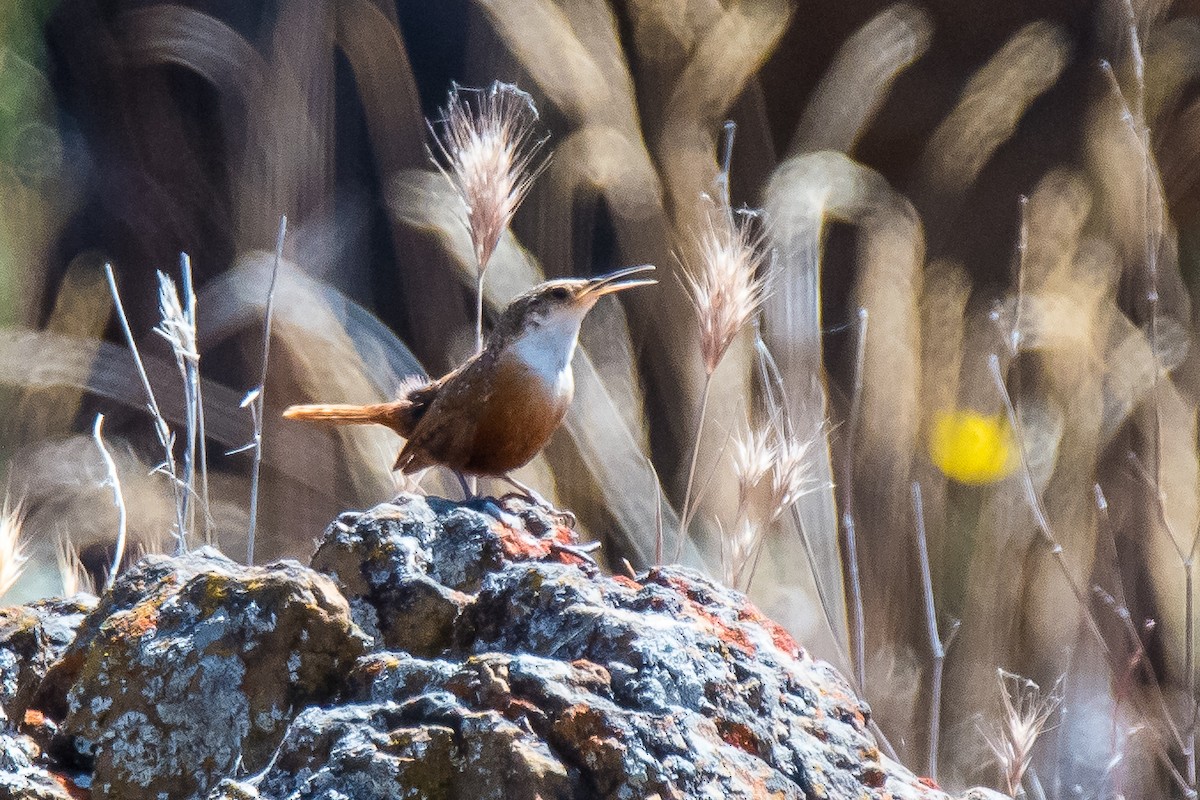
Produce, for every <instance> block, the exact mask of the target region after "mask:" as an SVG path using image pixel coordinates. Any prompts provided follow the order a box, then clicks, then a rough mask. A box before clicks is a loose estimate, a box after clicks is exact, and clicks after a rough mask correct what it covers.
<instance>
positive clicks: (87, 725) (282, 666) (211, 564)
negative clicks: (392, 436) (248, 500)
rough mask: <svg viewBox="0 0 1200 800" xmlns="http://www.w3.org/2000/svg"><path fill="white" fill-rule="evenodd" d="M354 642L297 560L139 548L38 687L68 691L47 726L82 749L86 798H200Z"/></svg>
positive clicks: (324, 689)
mask: <svg viewBox="0 0 1200 800" xmlns="http://www.w3.org/2000/svg"><path fill="white" fill-rule="evenodd" d="M364 645H365V637H363V635H362V633H361V632H360V631H358V629H357V628H356V627H355V626H354V624H353V623H352V622H351V619H350V610H349V607H348V606H347V604H346V601H345V599H344V598H343V597H342V596H341V595H340V594H339V593H338V591H337V589H336V587H335V586H334V585H333V583H332V582H331V581H330V580H329V579H328V578H326V577H325V576H323V575H320V574H318V573H316V572H314V571H312V570H310V569H308V568H306V567H303V566H301V565H300V564H297V563H295V562H281V563H278V564H274V565H271V566H268V567H259V568H248V567H244V566H241V565H239V564H236V563H235V562H233V561H230V560H229V559H227V558H225V557H224V556H221V555H220V554H218V553H215V552H214V551H211V550H201V551H197V552H194V553H191V554H189V555H187V556H184V557H182V558H176V559H171V558H166V557H163V556H148V557H146V558H145V559H143V560H142V561H141V562H139V563H138V564H137V565H135V566H134V567H133V568H132V569H130V570H129V571H128V572H126V573H125V574H123V575H122V576H121V578H120V579H118V581H117V583H116V586H115V587H114V588H113V590H112V592H110V593H109V594H106V595H105V597H104V598H103V600H102V601H101V603H100V605H99V607H98V608H97V609H96V610H95V611H94V612H93V613H92V614H91V615H89V616H88V618H87V619H86V620H85V622H84V624H83V625H82V626H81V629H80V633H79V636H78V637H77V639H76V641H75V642H74V643H73V644H72V645H71V647H70V648H69V649H68V651H67V653H66V654H65V655H64V657H63V659H62V660H61V661H60V662H59V663H58V664H57V665H56V666H55V668H54V670H52V674H51V675H50V676H49V677H48V678H47V681H46V682H45V685H44V687H43V691H42V692H41V693H40V694H41V695H43V696H44V695H45V692H46V691H48V689H47V688H46V687H56V686H58V687H61V686H63V685H66V686H69V687H70V688H69V690H68V691H67V692H66V709H65V710H66V713H65V717H64V718H63V719H62V721H61V722H62V724H61V732H62V733H63V734H64V735H66V736H68V737H71V738H73V739H74V741H75V743H76V749H77V750H78V751H80V752H82V753H85V754H88V755H90V756H91V757H92V759H93V776H92V779H93V781H92V788H93V796H94V797H119V798H127V799H128V800H135V799H136V798H159V797H170V798H189V797H202V796H204V794H205V793H206V792H207V790H208V788H209V787H210V785H211V784H212V783H214V782H215V781H216V780H217V779H219V778H220V777H223V776H225V775H229V774H230V773H231V772H232V771H233V770H234V769H235V767H238V766H240V767H242V768H245V769H251V770H253V769H258V768H261V767H262V766H264V765H265V764H266V763H267V761H268V759H269V758H270V756H271V754H272V753H273V752H274V750H275V748H276V746H277V745H278V743H279V741H280V739H281V738H282V737H283V734H284V732H285V729H286V727H287V725H288V723H289V722H290V721H291V718H292V717H293V716H294V715H295V714H296V713H298V712H299V711H300V710H301V709H303V708H305V707H306V706H308V705H311V704H315V703H323V702H328V701H329V700H330V699H332V698H333V696H334V695H335V693H336V691H337V689H338V687H339V685H340V683H341V680H342V679H343V677H344V674H345V672H346V671H347V670H348V668H349V666H350V664H351V663H353V661H354V659H355V658H356V657H357V656H358V655H359V654H360V653H361V652H362V651H363V649H364ZM47 705H49V706H52V705H53V704H47Z"/></svg>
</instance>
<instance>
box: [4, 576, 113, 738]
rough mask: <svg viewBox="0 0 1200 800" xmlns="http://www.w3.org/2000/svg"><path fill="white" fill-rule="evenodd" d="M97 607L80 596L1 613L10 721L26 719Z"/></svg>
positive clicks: (94, 601) (43, 602) (40, 602)
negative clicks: (39, 691)
mask: <svg viewBox="0 0 1200 800" xmlns="http://www.w3.org/2000/svg"><path fill="white" fill-rule="evenodd" d="M95 607H96V598H94V597H92V596H91V595H83V594H81V595H76V596H75V597H71V598H66V599H51V600H39V601H37V602H35V603H30V604H29V605H27V606H14V607H12V608H4V609H0V709H3V711H4V714H5V716H7V717H8V719H10V720H14V721H16V722H20V721H21V720H23V719H24V718H25V709H26V708H28V707H29V703H30V701H31V700H32V699H33V693H34V692H35V691H36V690H37V688H38V686H39V685H40V684H41V682H42V679H43V678H45V677H46V672H47V671H48V670H49V669H50V665H51V664H53V663H54V662H55V661H57V660H58V659H59V657H60V656H61V655H62V654H63V652H64V651H65V650H66V649H67V645H69V644H70V643H71V641H72V640H73V639H74V638H75V629H76V628H78V627H79V624H80V622H82V621H83V618H84V615H85V614H87V613H88V612H90V611H91V610H92V609H94V608H95Z"/></svg>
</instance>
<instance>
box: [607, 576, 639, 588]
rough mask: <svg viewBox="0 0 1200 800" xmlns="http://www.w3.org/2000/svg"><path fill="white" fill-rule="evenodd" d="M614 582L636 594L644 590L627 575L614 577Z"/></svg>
mask: <svg viewBox="0 0 1200 800" xmlns="http://www.w3.org/2000/svg"><path fill="white" fill-rule="evenodd" d="M613 580H614V581H616V582H617V583H619V584H621V585H622V586H624V587H625V588H626V589H632V590H633V591H635V592H636V591H638V590H639V589H641V588H642V585H641V584H640V583H638V582H637V581H635V580H634V579H633V578H630V577H629V576H627V575H613Z"/></svg>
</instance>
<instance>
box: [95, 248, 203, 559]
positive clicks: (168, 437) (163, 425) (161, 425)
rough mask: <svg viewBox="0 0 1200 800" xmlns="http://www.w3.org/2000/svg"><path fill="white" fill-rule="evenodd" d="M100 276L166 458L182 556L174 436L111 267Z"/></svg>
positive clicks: (184, 543) (182, 530)
mask: <svg viewBox="0 0 1200 800" xmlns="http://www.w3.org/2000/svg"><path fill="white" fill-rule="evenodd" d="M104 276H105V278H106V279H107V280H108V290H109V293H110V294H112V299H113V305H114V306H115V307H116V310H117V319H119V320H120V321H121V330H122V331H123V332H124V334H125V342H126V344H128V345H129V351H130V352H131V353H132V354H133V364H134V366H135V367H136V368H137V373H138V377H139V378H140V379H141V381H142V388H143V389H144V390H145V392H146V406H147V408H148V409H149V410H150V416H151V417H152V418H153V419H154V432H155V434H156V435H157V436H158V441H159V444H161V445H162V447H163V450H164V452H165V455H166V462H165V466H166V469H167V475H168V477H169V478H170V481H171V492H172V494H173V495H174V497H175V554H176V555H183V554H184V553H186V552H187V528H186V526H185V524H184V523H185V519H184V517H183V507H184V506H183V502H182V496H181V491H182V489H181V487H180V481H179V476H178V474H177V472H176V470H175V437H174V436H173V435H172V434H171V428H170V427H169V426H168V425H167V420H166V418H165V417H164V416H163V413H162V410H161V409H160V408H159V407H158V400H157V399H156V398H155V397H154V389H153V388H151V386H150V377H149V376H148V375H147V374H146V366H145V364H143V363H142V354H141V352H140V351H139V350H138V346H137V341H136V340H135V339H134V338H133V330H132V329H131V328H130V327H129V317H127V316H126V315H125V305H124V304H123V303H122V302H121V293H120V292H119V291H118V290H117V279H116V276H115V275H114V274H113V268H112V264H105V265H104Z"/></svg>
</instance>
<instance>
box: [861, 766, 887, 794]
mask: <svg viewBox="0 0 1200 800" xmlns="http://www.w3.org/2000/svg"><path fill="white" fill-rule="evenodd" d="M862 782H863V783H865V784H866V785H867V786H870V787H871V788H872V789H882V788H883V785H884V784H885V783H887V773H886V772H884V771H883V770H882V769H880V768H879V767H867V768H866V769H865V770H863V772H862Z"/></svg>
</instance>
